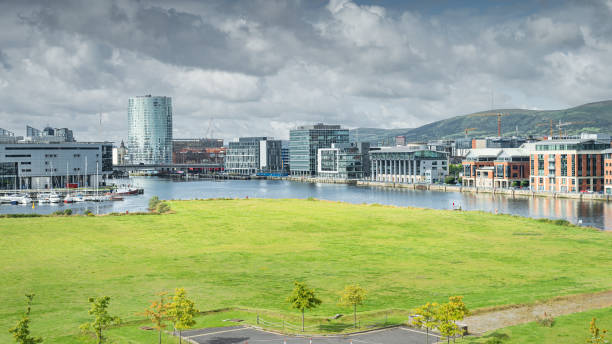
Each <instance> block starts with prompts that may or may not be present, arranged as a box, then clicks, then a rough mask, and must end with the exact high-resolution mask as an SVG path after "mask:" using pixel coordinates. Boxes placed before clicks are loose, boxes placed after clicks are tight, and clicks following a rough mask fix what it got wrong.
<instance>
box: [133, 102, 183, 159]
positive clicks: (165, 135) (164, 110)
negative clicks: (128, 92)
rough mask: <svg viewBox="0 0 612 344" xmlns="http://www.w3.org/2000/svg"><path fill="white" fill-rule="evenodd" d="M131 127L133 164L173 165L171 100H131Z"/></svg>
mask: <svg viewBox="0 0 612 344" xmlns="http://www.w3.org/2000/svg"><path fill="white" fill-rule="evenodd" d="M128 126H129V127H128V156H129V158H130V163H131V164H145V165H148V164H171V163H172V98H170V97H152V96H151V95H146V96H139V97H133V98H130V99H129V100H128Z"/></svg>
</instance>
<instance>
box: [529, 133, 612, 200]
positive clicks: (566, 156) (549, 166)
mask: <svg viewBox="0 0 612 344" xmlns="http://www.w3.org/2000/svg"><path fill="white" fill-rule="evenodd" d="M534 146H535V148H534V149H533V151H531V152H530V153H531V154H530V159H531V161H530V168H531V171H530V174H531V180H530V184H531V189H532V190H534V191H546V192H586V191H590V192H599V191H603V190H604V179H605V175H604V159H605V151H606V150H607V149H608V148H610V142H608V141H598V140H593V139H572V140H544V141H540V142H537V143H535V144H534Z"/></svg>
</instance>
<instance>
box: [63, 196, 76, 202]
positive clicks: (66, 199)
mask: <svg viewBox="0 0 612 344" xmlns="http://www.w3.org/2000/svg"><path fill="white" fill-rule="evenodd" d="M64 203H74V198H73V197H72V196H70V195H66V197H64Z"/></svg>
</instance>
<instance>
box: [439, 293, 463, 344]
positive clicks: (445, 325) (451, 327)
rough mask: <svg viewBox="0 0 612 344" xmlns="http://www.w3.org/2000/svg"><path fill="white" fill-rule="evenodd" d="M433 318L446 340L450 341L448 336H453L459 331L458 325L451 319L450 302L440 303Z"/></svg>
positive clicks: (451, 307) (451, 308)
mask: <svg viewBox="0 0 612 344" xmlns="http://www.w3.org/2000/svg"><path fill="white" fill-rule="evenodd" d="M435 318H436V322H437V324H438V330H439V331H440V334H441V335H443V336H445V337H446V340H447V342H450V337H451V336H452V337H454V336H455V334H457V333H458V332H459V331H458V330H459V327H458V326H457V324H455V322H454V321H453V306H452V305H451V303H450V302H449V303H443V304H441V305H440V306H439V307H438V308H437V309H436V312H435Z"/></svg>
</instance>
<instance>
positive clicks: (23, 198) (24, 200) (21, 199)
mask: <svg viewBox="0 0 612 344" xmlns="http://www.w3.org/2000/svg"><path fill="white" fill-rule="evenodd" d="M13 200H14V201H16V202H17V203H19V204H30V203H32V199H31V198H30V196H28V195H16V196H15V198H13Z"/></svg>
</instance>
